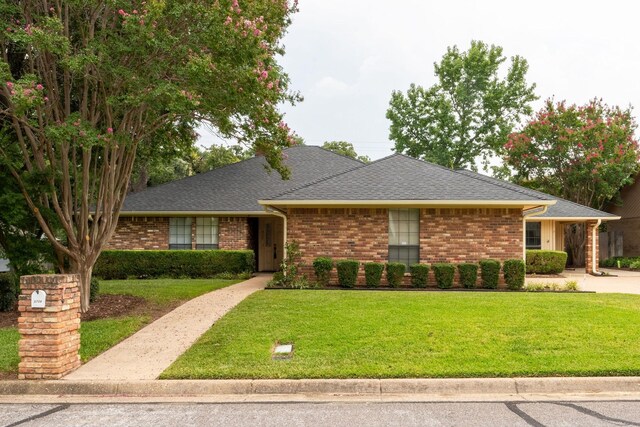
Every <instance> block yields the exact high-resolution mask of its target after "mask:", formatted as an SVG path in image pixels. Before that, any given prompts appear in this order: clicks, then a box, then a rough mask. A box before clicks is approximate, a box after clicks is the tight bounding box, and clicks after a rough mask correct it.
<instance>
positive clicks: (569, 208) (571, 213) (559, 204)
mask: <svg viewBox="0 0 640 427" xmlns="http://www.w3.org/2000/svg"><path fill="white" fill-rule="evenodd" d="M456 172H457V173H460V174H463V175H466V176H469V177H474V178H476V179H480V180H483V181H485V182H487V183H490V184H498V185H503V186H505V187H509V188H512V189H517V190H519V191H522V192H523V193H527V194H530V195H531V196H532V197H533V196H539V197H541V196H544V197H548V198H549V199H551V200H556V204H555V205H551V206H549V208H548V210H547V212H545V213H544V214H542V215H536V216H535V218H601V219H606V218H612V219H613V218H617V215H612V214H610V213H607V212H603V211H599V210H597V209H593V208H590V207H588V206H584V205H580V204H578V203H575V202H570V201H569V200H565V199H561V198H559V197H555V196H551V195H549V194H546V193H542V192H540V191H536V190H531V189H530V188H526V187H521V186H519V185H516V184H513V183H510V182H506V181H501V180H499V179H495V178H491V177H488V176H486V175H481V174H479V173H476V172H471V171H468V170H457V171H456Z"/></svg>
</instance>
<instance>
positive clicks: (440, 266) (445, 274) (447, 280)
mask: <svg viewBox="0 0 640 427" xmlns="http://www.w3.org/2000/svg"><path fill="white" fill-rule="evenodd" d="M432 268H433V272H434V273H435V276H436V284H437V285H438V287H439V288H440V289H449V288H451V287H453V276H454V275H455V273H456V267H455V265H453V264H447V263H437V264H433V267H432Z"/></svg>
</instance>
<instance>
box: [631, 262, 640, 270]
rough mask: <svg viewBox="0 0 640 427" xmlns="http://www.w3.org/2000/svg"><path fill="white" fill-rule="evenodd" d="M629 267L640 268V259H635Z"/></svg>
mask: <svg viewBox="0 0 640 427" xmlns="http://www.w3.org/2000/svg"><path fill="white" fill-rule="evenodd" d="M629 268H632V269H634V270H640V261H634V262H632V263H631V264H630V265H629Z"/></svg>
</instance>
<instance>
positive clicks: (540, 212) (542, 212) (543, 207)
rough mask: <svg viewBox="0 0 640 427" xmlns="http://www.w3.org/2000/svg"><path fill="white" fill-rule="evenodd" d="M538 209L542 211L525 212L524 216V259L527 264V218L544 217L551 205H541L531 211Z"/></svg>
mask: <svg viewBox="0 0 640 427" xmlns="http://www.w3.org/2000/svg"><path fill="white" fill-rule="evenodd" d="M538 208H542V209H541V210H539V211H535V212H531V213H527V212H524V213H523V214H522V259H523V260H524V262H525V264H526V262H527V218H532V217H534V216H538V215H544V214H545V213H547V210H549V205H540V206H537V207H535V208H532V209H529V211H531V210H534V209H538Z"/></svg>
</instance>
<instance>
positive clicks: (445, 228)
mask: <svg viewBox="0 0 640 427" xmlns="http://www.w3.org/2000/svg"><path fill="white" fill-rule="evenodd" d="M284 155H285V156H286V161H285V163H286V164H287V165H288V167H289V168H290V169H291V171H292V178H291V180H289V181H282V180H281V179H280V177H279V175H278V174H277V173H275V172H273V173H271V174H268V173H267V172H266V171H265V168H264V163H265V160H264V159H263V158H261V157H255V158H252V159H249V160H245V161H243V162H240V163H236V164H233V165H228V166H225V167H222V168H219V169H216V170H213V171H210V172H207V173H203V174H200V175H196V176H193V177H189V178H185V179H182V180H179V181H174V182H171V183H168V184H164V185H161V186H158V187H153V188H149V189H147V190H145V191H142V192H140V193H134V194H130V195H128V196H127V199H126V200H125V204H124V207H123V209H122V212H121V217H120V221H119V223H118V228H117V230H116V233H115V235H114V236H113V238H112V239H111V241H110V242H109V248H111V249H211V248H219V249H247V248H250V249H254V250H255V252H256V257H257V267H258V270H259V271H273V270H276V269H277V268H278V266H279V265H280V263H281V261H282V259H283V256H284V250H283V249H284V244H285V242H287V241H289V242H292V241H296V242H297V243H298V244H299V245H300V250H301V252H302V257H303V260H302V261H303V263H304V264H306V265H307V269H310V267H309V266H310V265H311V263H312V261H313V259H314V258H315V257H318V256H331V257H333V258H334V259H341V258H353V259H357V260H359V261H363V262H366V261H377V262H390V261H400V262H404V263H406V264H411V263H414V262H424V263H433V262H477V261H479V260H481V259H486V258H495V259H499V260H505V259H509V258H523V257H524V251H525V248H542V249H557V250H562V249H563V246H564V245H563V238H562V227H561V226H562V225H563V224H564V223H575V222H585V223H586V224H587V228H588V230H589V233H588V242H587V243H588V244H587V250H588V251H589V252H588V254H589V255H590V256H587V257H586V259H587V271H589V272H593V271H595V268H596V267H597V265H598V255H597V251H595V250H592V248H594V247H595V248H597V238H598V236H597V234H596V235H595V237H594V233H593V230H594V229H595V228H596V227H597V224H599V222H600V221H607V220H612V219H618V217H616V216H615V215H611V214H608V213H605V212H600V211H597V210H594V209H590V208H587V207H584V206H581V205H577V204H575V203H571V202H568V201H566V200H561V199H558V198H555V197H552V196H549V195H547V194H544V193H540V192H537V191H533V190H529V189H526V188H523V187H520V186H517V185H514V184H510V183H507V182H503V181H500V180H496V179H493V178H489V177H486V176H484V175H480V174H477V173H474V172H470V171H466V170H458V171H454V170H450V169H447V168H444V167H441V166H437V165H433V164H430V163H427V162H423V161H421V160H416V159H413V158H411V157H407V156H404V155H401V154H395V155H392V156H389V157H386V158H384V159H380V160H377V161H375V162H372V163H369V164H363V163H361V162H359V161H356V160H352V159H349V158H347V157H343V156H340V155H338V154H335V153H332V152H330V151H326V150H323V149H321V148H319V147H311V146H300V147H294V148H290V149H288V150H286V151H285V152H284ZM594 238H595V240H594ZM525 242H526V244H525ZM594 242H595V245H593V243H594Z"/></svg>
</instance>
